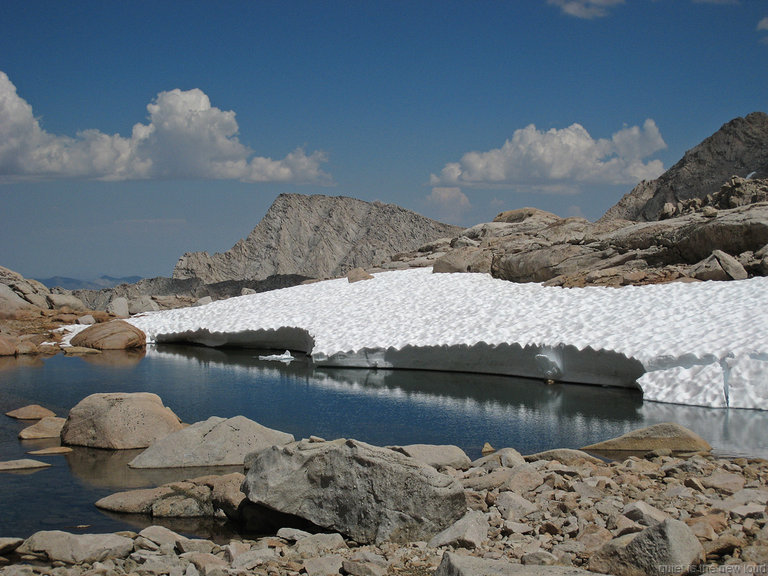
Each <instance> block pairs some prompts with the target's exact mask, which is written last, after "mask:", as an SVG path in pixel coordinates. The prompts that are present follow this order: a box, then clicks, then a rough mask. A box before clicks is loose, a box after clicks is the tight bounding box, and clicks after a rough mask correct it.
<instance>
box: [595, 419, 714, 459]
mask: <svg viewBox="0 0 768 576" xmlns="http://www.w3.org/2000/svg"><path fill="white" fill-rule="evenodd" d="M664 449H667V450H671V451H672V452H709V451H710V450H712V446H710V445H709V444H708V443H707V441H706V440H704V439H703V438H702V437H701V436H699V435H698V434H696V433H695V432H692V431H691V430H688V429H687V428H685V427H683V426H680V425H679V424H674V423H671V422H666V423H663V424H654V425H653V426H648V427H647V428H641V429H639V430H633V431H632V432H627V433H626V434H623V435H622V436H619V437H618V438H612V439H610V440H605V441H604V442H598V443H597V444H591V445H589V446H585V447H584V448H582V450H588V451H591V452H601V451H610V452H614V451H615V452H651V451H653V450H664Z"/></svg>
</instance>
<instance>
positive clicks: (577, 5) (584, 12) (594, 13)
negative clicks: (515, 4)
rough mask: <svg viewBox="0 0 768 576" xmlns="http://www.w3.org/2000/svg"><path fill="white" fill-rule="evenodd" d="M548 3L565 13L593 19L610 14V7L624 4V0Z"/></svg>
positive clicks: (558, 0)
mask: <svg viewBox="0 0 768 576" xmlns="http://www.w3.org/2000/svg"><path fill="white" fill-rule="evenodd" d="M547 3H548V4H554V5H555V6H559V7H560V10H561V11H562V13H563V14H567V15H568V16H574V17H576V18H583V19H586V20H592V19H593V18H602V17H603V16H607V15H608V8H610V7H612V6H616V5H617V4H624V0H547Z"/></svg>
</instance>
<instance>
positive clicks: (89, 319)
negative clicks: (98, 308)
mask: <svg viewBox="0 0 768 576" xmlns="http://www.w3.org/2000/svg"><path fill="white" fill-rule="evenodd" d="M76 324H83V325H86V326H90V325H91V324H96V318H94V317H93V315H92V314H85V315H84V316H80V317H79V318H78V319H77V322H76Z"/></svg>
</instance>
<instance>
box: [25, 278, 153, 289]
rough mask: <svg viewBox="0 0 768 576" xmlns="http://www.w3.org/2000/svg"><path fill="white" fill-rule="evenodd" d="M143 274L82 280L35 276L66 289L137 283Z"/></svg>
mask: <svg viewBox="0 0 768 576" xmlns="http://www.w3.org/2000/svg"><path fill="white" fill-rule="evenodd" d="M141 279H142V277H141V276H122V277H120V278H115V277H114V276H106V275H104V276H99V277H98V278H95V279H93V280H81V279H80V278H69V277H67V276H51V277H50V278H35V280H37V281H38V282H40V283H41V284H43V285H44V286H46V287H47V288H64V289H65V290H101V289H103V288H114V287H115V286H118V285H120V284H135V283H136V282H138V281H139V280H141Z"/></svg>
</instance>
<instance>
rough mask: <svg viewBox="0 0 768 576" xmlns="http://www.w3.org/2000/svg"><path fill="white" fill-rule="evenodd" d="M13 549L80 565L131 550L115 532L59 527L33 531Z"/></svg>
mask: <svg viewBox="0 0 768 576" xmlns="http://www.w3.org/2000/svg"><path fill="white" fill-rule="evenodd" d="M16 551H17V552H18V553H19V554H34V555H36V556H42V557H43V558H45V559H48V560H50V561H51V562H64V563H66V564H83V563H85V562H87V563H89V564H93V563H94V562H103V561H104V560H107V559H110V558H125V557H127V556H128V555H129V554H130V553H131V552H133V540H132V539H130V538H126V537H125V536H118V535H117V534H70V533H68V532H62V531H61V530H45V531H42V532H36V533H35V534H33V535H32V536H30V537H29V538H27V539H26V540H25V541H24V543H23V544H22V545H21V546H19V547H18V548H17V549H16Z"/></svg>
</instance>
